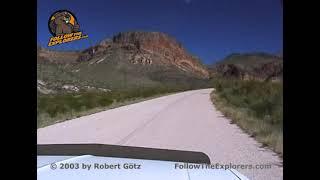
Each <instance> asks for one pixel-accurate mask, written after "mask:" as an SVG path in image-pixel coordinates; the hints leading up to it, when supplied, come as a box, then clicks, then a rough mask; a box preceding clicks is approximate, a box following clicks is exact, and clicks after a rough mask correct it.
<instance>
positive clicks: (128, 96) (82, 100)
mask: <svg viewBox="0 0 320 180" xmlns="http://www.w3.org/2000/svg"><path fill="white" fill-rule="evenodd" d="M184 90H189V88H181V87H180V88H178V87H175V88H173V87H170V88H169V87H149V88H139V89H127V90H117V91H111V92H98V91H97V92H77V93H62V94H47V95H45V94H38V98H37V128H41V127H45V126H48V125H52V124H55V123H58V122H62V121H65V120H69V119H73V118H77V117H81V116H84V115H89V114H92V113H96V112H99V111H103V110H106V109H110V108H115V107H119V106H123V105H127V104H131V103H136V102H140V101H143V100H147V99H150V98H155V97H159V96H162V95H167V94H169V93H174V92H178V91H184Z"/></svg>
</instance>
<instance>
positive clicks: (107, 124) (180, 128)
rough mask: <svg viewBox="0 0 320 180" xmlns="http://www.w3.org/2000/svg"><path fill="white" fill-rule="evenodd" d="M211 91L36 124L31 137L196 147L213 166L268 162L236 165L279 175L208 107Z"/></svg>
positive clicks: (278, 166)
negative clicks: (249, 166) (53, 122)
mask: <svg viewBox="0 0 320 180" xmlns="http://www.w3.org/2000/svg"><path fill="white" fill-rule="evenodd" d="M211 91H212V89H202V90H194V91H186V92H182V93H177V94H173V95H169V96H164V97H160V98H156V99H152V100H148V101H144V102H140V103H136V104H132V105H128V106H123V107H119V108H116V109H111V110H107V111H103V112H99V113H96V114H92V115H88V116H84V117H80V118H77V119H73V120H70V121H65V122H62V123H58V124H55V125H51V126H48V127H45V128H40V129H38V130H37V137H38V139H37V141H38V144H64V143H67V144H72V143H100V144H115V145H126V146H140V147H151V148H162V149H177V150H189V151H201V152H204V153H206V154H207V155H208V156H209V157H210V160H211V162H212V163H213V164H216V163H219V164H230V163H231V164H233V165H253V166H256V165H261V164H267V165H269V164H271V168H268V169H248V168H247V169H241V168H240V169H237V170H238V171H239V172H241V173H243V174H244V175H246V176H247V177H248V178H250V179H258V180H273V179H277V180H278V179H283V173H282V162H281V159H279V158H278V156H277V155H276V154H274V153H273V152H272V151H270V150H268V149H265V148H261V145H260V144H259V143H257V142H256V141H255V140H254V139H253V138H250V137H249V136H248V135H247V134H245V133H243V132H242V130H241V129H239V128H238V127H237V126H236V125H235V124H230V120H229V119H227V118H225V117H224V116H223V115H222V114H221V113H220V112H219V111H217V110H216V109H215V108H214V106H213V105H212V102H211V100H210V92H211Z"/></svg>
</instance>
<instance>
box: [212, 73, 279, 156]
mask: <svg viewBox="0 0 320 180" xmlns="http://www.w3.org/2000/svg"><path fill="white" fill-rule="evenodd" d="M213 85H214V88H215V90H214V91H213V92H212V93H211V98H212V101H213V103H214V104H215V105H216V107H217V109H218V110H220V111H221V112H222V113H223V114H224V115H225V116H226V117H229V118H230V119H232V123H236V124H237V125H238V126H239V127H240V128H242V129H243V130H244V131H246V132H247V133H248V134H250V136H252V137H254V138H256V139H257V140H258V141H259V142H260V143H262V145H263V146H268V147H270V148H271V149H273V150H274V151H275V152H277V153H278V154H279V155H280V156H282V155H283V92H282V90H283V87H282V83H280V82H261V81H253V80H250V81H242V80H238V79H224V78H217V79H215V80H214V81H213Z"/></svg>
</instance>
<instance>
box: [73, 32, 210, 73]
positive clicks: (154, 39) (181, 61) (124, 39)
mask: <svg viewBox="0 0 320 180" xmlns="http://www.w3.org/2000/svg"><path fill="white" fill-rule="evenodd" d="M119 49H121V50H122V51H123V52H124V53H127V54H129V58H128V61H129V62H131V63H132V64H136V65H152V64H156V65H163V66H166V65H173V66H175V67H177V68H179V69H180V70H183V71H186V72H190V73H192V74H195V75H198V76H201V77H204V78H208V77H209V72H208V71H207V69H206V67H205V66H203V65H202V64H201V63H200V61H199V60H198V59H196V58H194V57H193V56H192V55H190V54H189V53H188V52H187V51H186V50H185V49H184V48H183V47H182V45H181V44H180V43H178V42H177V41H176V40H175V39H174V38H172V37H170V36H168V35H167V34H164V33H160V32H125V33H119V34H117V35H116V36H114V37H113V38H112V39H110V40H104V41H102V42H101V43H99V44H98V45H96V46H94V47H91V48H89V49H87V50H85V51H83V52H82V54H81V56H80V57H79V61H88V60H90V59H92V58H94V57H95V56H103V55H107V54H110V53H112V52H113V51H116V50H119Z"/></svg>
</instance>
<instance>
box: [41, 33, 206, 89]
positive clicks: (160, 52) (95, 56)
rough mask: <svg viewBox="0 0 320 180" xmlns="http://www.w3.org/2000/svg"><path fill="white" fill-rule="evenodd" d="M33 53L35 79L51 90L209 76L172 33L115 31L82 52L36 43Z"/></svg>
mask: <svg viewBox="0 0 320 180" xmlns="http://www.w3.org/2000/svg"><path fill="white" fill-rule="evenodd" d="M37 54H38V58H37V62H38V79H39V80H41V82H45V83H46V84H47V85H48V86H49V85H50V84H51V88H55V89H57V87H63V86H65V84H66V83H67V84H68V87H69V86H71V85H72V86H75V84H81V85H77V86H81V87H84V86H93V87H97V86H99V88H105V89H114V88H127V87H134V86H140V87H141V86H143V87H144V86H157V85H163V84H165V85H168V86H169V85H177V84H179V85H183V86H190V85H191V86H192V85H194V84H205V81H206V80H207V79H208V78H209V72H208V70H207V68H206V67H205V66H204V65H203V64H202V63H201V61H200V60H199V59H197V58H195V57H194V56H192V55H191V54H189V53H188V52H187V50H186V49H184V48H183V47H182V45H181V44H180V43H179V42H177V41H176V40H175V39H174V38H173V37H170V36H169V35H167V34H165V33H160V32H124V33H119V34H117V35H115V36H114V37H112V38H111V39H106V40H103V41H101V42H100V43H98V44H97V45H95V46H93V47H90V48H88V49H85V50H83V51H73V52H67V51H64V52H62V51H52V50H48V49H44V48H41V47H38V52H37ZM193 83H194V84H193ZM46 88H47V89H50V88H49V87H46ZM78 89H79V88H78ZM80 89H81V88H80Z"/></svg>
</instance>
